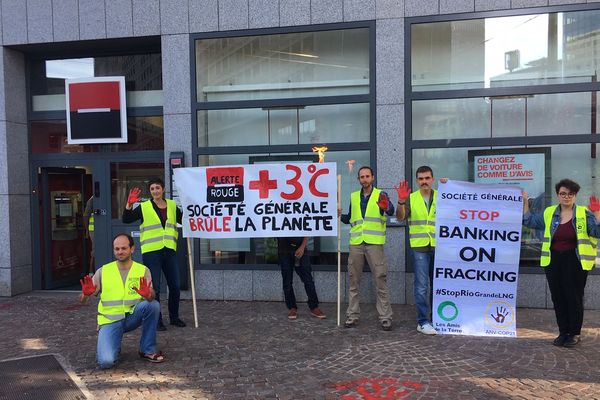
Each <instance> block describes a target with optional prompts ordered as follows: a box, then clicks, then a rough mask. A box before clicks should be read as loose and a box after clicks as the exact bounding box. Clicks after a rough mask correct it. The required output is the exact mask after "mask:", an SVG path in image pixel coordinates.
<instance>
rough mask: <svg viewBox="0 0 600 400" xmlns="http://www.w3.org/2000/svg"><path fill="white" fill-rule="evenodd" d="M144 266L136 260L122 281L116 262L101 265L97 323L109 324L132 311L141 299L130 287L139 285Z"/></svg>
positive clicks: (144, 269) (144, 270)
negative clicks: (100, 289)
mask: <svg viewBox="0 0 600 400" xmlns="http://www.w3.org/2000/svg"><path fill="white" fill-rule="evenodd" d="M145 272H146V267H144V266H143V265H142V264H139V263H137V262H135V261H134V262H133V265H132V266H131V268H130V269H129V272H128V273H127V279H125V283H123V278H121V273H120V272H119V267H118V266H117V262H116V261H113V262H111V263H108V264H105V265H103V266H102V277H101V281H102V292H101V294H100V301H99V302H98V325H105V324H110V323H113V322H116V321H120V320H122V319H123V318H125V315H126V314H128V313H130V312H132V311H133V308H134V307H135V305H136V304H138V303H139V302H140V301H142V296H140V295H139V294H138V293H137V292H136V291H135V290H133V289H132V287H134V286H135V287H139V285H140V278H141V277H143V276H144V273H145Z"/></svg>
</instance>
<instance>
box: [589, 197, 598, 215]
mask: <svg viewBox="0 0 600 400" xmlns="http://www.w3.org/2000/svg"><path fill="white" fill-rule="evenodd" d="M588 208H589V209H590V211H591V212H593V213H595V212H598V211H600V200H599V199H598V198H597V197H596V196H590V205H589V206H588Z"/></svg>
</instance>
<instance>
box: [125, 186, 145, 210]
mask: <svg viewBox="0 0 600 400" xmlns="http://www.w3.org/2000/svg"><path fill="white" fill-rule="evenodd" d="M141 193H142V191H141V190H140V189H139V188H136V187H134V188H131V190H130V191H129V196H127V207H132V206H133V204H134V203H137V202H139V201H140V194H141Z"/></svg>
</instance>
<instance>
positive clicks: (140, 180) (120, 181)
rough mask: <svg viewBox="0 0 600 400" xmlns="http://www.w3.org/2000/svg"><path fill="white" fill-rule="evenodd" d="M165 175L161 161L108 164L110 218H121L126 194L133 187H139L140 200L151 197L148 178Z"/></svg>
mask: <svg viewBox="0 0 600 400" xmlns="http://www.w3.org/2000/svg"><path fill="white" fill-rule="evenodd" d="M163 176H165V167H164V164H163V163H145V162H119V163H111V164H110V185H111V196H110V198H111V202H112V207H111V210H112V214H111V218H113V219H119V220H120V219H121V215H122V213H123V210H124V209H125V205H126V203H127V195H128V194H129V190H131V188H133V187H137V188H139V189H140V190H141V191H142V193H141V195H140V202H141V201H144V200H149V199H152V195H151V194H150V191H149V190H148V182H149V181H150V179H153V178H156V177H160V178H162V177H163Z"/></svg>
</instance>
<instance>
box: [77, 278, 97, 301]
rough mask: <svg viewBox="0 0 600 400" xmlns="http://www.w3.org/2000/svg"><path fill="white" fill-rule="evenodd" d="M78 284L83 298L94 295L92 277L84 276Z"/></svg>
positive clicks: (94, 289) (94, 288)
mask: <svg viewBox="0 0 600 400" xmlns="http://www.w3.org/2000/svg"><path fill="white" fill-rule="evenodd" d="M79 283H81V292H82V293H83V295H84V296H86V297H87V296H91V295H93V294H94V293H96V289H97V288H96V286H95V285H94V281H93V280H92V277H91V276H89V275H86V276H84V277H83V279H80V280H79Z"/></svg>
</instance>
